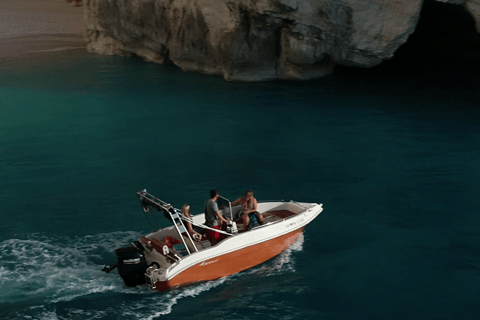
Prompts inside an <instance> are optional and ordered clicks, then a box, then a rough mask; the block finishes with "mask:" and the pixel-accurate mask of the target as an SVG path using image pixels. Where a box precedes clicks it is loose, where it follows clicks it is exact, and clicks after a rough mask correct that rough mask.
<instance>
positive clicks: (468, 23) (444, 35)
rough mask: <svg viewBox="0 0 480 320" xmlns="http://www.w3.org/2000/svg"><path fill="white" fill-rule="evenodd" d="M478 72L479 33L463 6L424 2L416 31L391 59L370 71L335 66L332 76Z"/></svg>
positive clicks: (479, 68)
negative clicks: (335, 74) (334, 74)
mask: <svg viewBox="0 0 480 320" xmlns="http://www.w3.org/2000/svg"><path fill="white" fill-rule="evenodd" d="M453 70H455V72H457V73H458V72H462V71H464V72H468V73H471V72H476V73H477V74H478V72H479V71H480V34H479V33H478V32H477V31H476V28H475V20H474V19H473V17H472V16H471V15H470V13H469V12H468V11H467V10H466V9H465V8H464V7H463V6H462V5H455V4H449V3H443V2H438V1H435V0H425V1H424V4H423V7H422V11H421V13H420V17H419V21H418V23H417V26H416V28H415V31H414V32H413V33H412V34H411V35H410V36H409V38H408V40H407V42H406V43H404V44H403V45H402V46H400V48H398V49H397V51H396V52H395V54H394V56H393V57H392V58H391V59H390V60H387V61H384V62H383V63H381V64H380V65H378V66H375V67H372V68H367V69H365V68H351V67H344V66H337V68H336V70H335V73H337V74H343V75H359V76H377V75H384V76H388V75H390V76H393V77H395V76H399V75H408V74H412V73H415V74H416V75H418V74H424V75H427V74H430V75H432V74H434V73H437V72H444V71H447V72H450V71H453Z"/></svg>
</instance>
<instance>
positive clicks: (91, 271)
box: [0, 232, 140, 302]
mask: <svg viewBox="0 0 480 320" xmlns="http://www.w3.org/2000/svg"><path fill="white" fill-rule="evenodd" d="M139 236H140V235H139V234H138V233H134V232H123V233H122V232H115V233H110V234H100V235H96V236H87V237H83V238H73V239H71V238H57V239H54V238H46V237H43V236H39V235H31V236H29V239H9V240H5V241H3V242H1V243H0V286H1V288H2V290H0V300H7V298H8V301H10V302H13V301H22V300H30V299H32V298H40V299H41V298H44V299H48V300H49V301H50V302H58V301H68V300H71V299H74V298H76V297H78V296H83V295H88V294H92V293H98V292H105V291H113V290H114V291H120V292H121V291H124V290H128V289H125V288H124V287H123V283H122V282H121V280H120V279H119V278H118V277H117V276H115V275H114V274H112V275H107V274H105V273H103V272H102V271H101V268H102V266H103V265H100V264H97V263H95V262H94V261H95V260H100V261H102V259H103V258H102V255H103V256H105V255H107V254H111V252H112V251H113V250H114V249H115V248H117V247H119V246H125V245H128V243H129V242H130V241H132V240H133V239H138V238H139ZM112 258H113V257H112ZM112 262H113V261H112Z"/></svg>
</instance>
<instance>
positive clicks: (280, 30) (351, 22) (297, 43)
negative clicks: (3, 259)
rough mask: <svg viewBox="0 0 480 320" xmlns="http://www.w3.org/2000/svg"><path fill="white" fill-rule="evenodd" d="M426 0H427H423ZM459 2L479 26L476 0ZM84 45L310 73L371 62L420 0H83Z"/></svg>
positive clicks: (238, 71) (164, 58)
mask: <svg viewBox="0 0 480 320" xmlns="http://www.w3.org/2000/svg"><path fill="white" fill-rule="evenodd" d="M425 1H427V0H425ZM437 1H440V2H448V3H452V4H456V5H459V6H463V7H464V8H465V9H466V10H467V11H468V12H470V14H471V16H472V17H473V18H474V19H475V21H476V27H477V30H479V31H480V0H437ZM85 2H86V10H85V16H86V19H87V35H88V50H89V51H91V52H96V53H101V54H115V55H125V56H129V55H132V54H134V55H138V56H140V57H143V58H144V59H145V60H148V61H154V62H158V63H173V64H175V65H177V66H179V67H180V68H182V69H183V70H186V71H197V72H203V73H209V74H218V75H222V76H223V77H224V78H225V79H227V80H269V79H310V78H315V77H320V76H322V75H325V74H328V73H331V72H332V70H333V67H334V66H335V65H336V64H341V65H347V66H361V67H371V66H375V65H378V64H379V63H381V62H382V61H384V60H386V59H389V58H391V57H392V56H393V54H394V53H395V51H396V50H397V49H398V48H399V47H400V46H401V45H402V44H403V43H405V42H406V41H407V38H408V37H409V35H410V34H412V33H413V32H414V30H415V27H416V24H417V22H418V19H419V16H420V11H421V8H422V4H423V0H389V1H385V0H87V1H85Z"/></svg>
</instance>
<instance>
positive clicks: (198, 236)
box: [182, 204, 202, 241]
mask: <svg viewBox="0 0 480 320" xmlns="http://www.w3.org/2000/svg"><path fill="white" fill-rule="evenodd" d="M182 215H183V216H184V217H187V218H188V219H190V220H192V216H191V215H190V205H189V204H184V205H183V206H182ZM185 226H186V227H187V231H188V233H189V234H190V236H191V237H192V238H193V239H194V240H197V241H200V240H202V235H201V234H200V233H198V232H197V231H195V230H194V229H193V225H192V224H191V223H190V222H188V221H185Z"/></svg>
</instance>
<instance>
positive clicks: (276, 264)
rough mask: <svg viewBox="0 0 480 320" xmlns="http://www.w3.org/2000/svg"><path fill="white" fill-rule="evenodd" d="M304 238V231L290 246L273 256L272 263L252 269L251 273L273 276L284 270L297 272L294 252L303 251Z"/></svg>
mask: <svg viewBox="0 0 480 320" xmlns="http://www.w3.org/2000/svg"><path fill="white" fill-rule="evenodd" d="M304 240H305V238H304V236H303V233H301V234H300V235H299V236H298V238H297V240H295V242H294V243H293V244H292V245H291V246H290V247H288V248H287V249H285V250H284V251H282V252H281V253H280V254H279V255H278V256H276V257H275V258H273V259H272V261H271V262H270V263H266V264H262V265H261V266H259V267H257V268H253V269H251V270H250V272H249V274H257V275H263V276H272V275H278V274H282V273H284V272H295V261H294V259H293V257H292V252H295V251H302V250H303V243H304Z"/></svg>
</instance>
